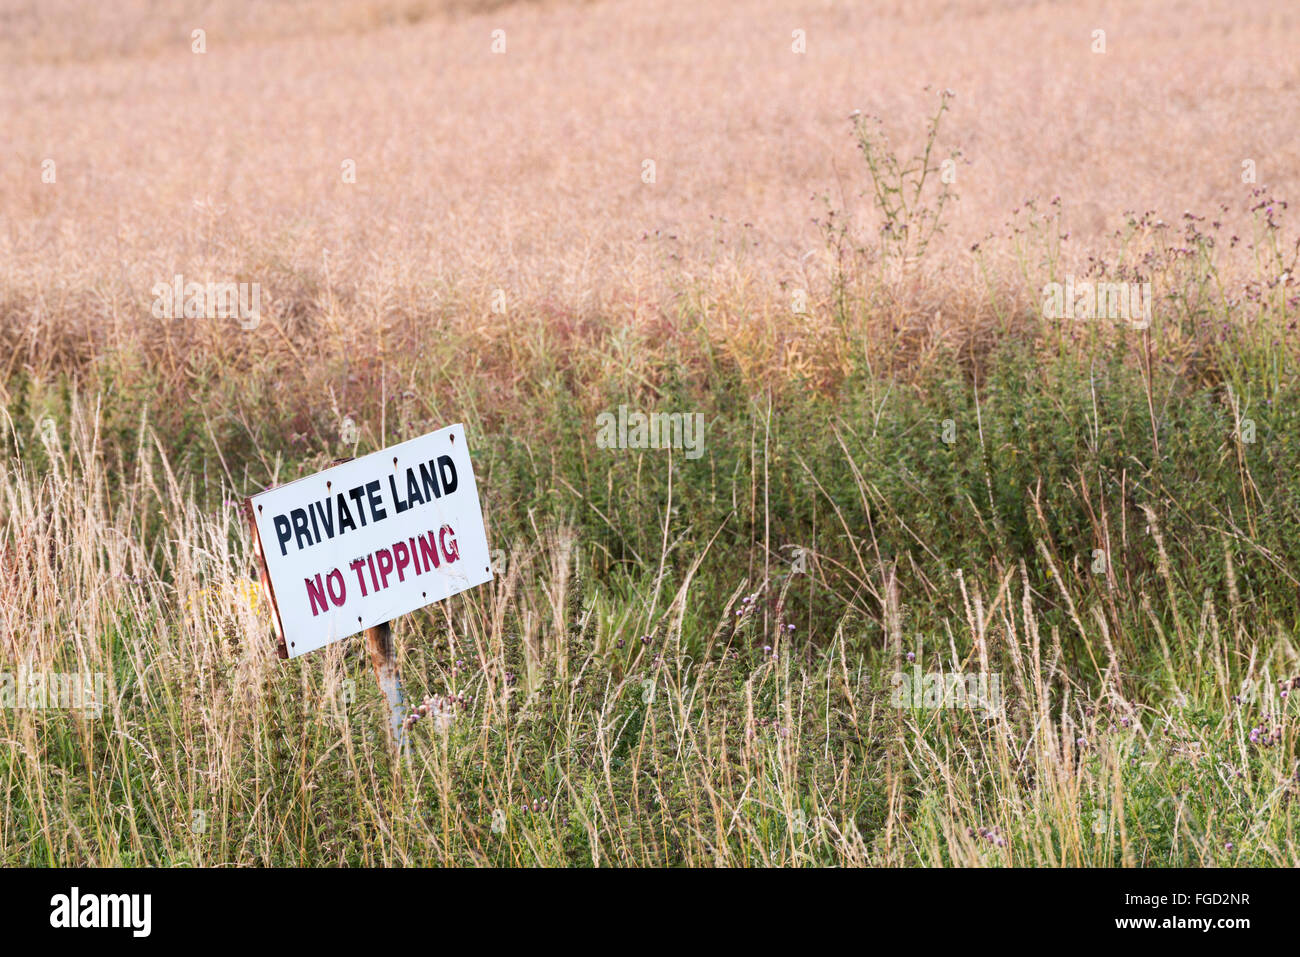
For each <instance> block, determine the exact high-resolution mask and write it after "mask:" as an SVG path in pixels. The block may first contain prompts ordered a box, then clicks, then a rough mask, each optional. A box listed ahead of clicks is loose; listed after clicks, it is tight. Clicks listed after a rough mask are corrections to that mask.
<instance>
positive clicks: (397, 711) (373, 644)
mask: <svg viewBox="0 0 1300 957" xmlns="http://www.w3.org/2000/svg"><path fill="white" fill-rule="evenodd" d="M366 644H367V645H369V647H370V664H371V665H373V666H374V669H375V680H376V681H378V682H379V690H380V691H381V692H383V695H384V700H386V701H387V702H388V731H389V740H390V742H391V743H392V744H393V746H394V747H395V748H396V749H397V750H399V751H405V750H406V746H407V741H406V730H405V728H403V726H402V725H403V724H404V722H405V720H406V709H405V708H404V707H403V704H404V703H405V701H406V698H405V696H404V695H403V694H402V677H401V675H399V674H398V673H397V654H396V651H395V649H394V647H393V629H392V626H391V623H390V622H387V621H386V622H383V623H382V624H379V625H375V627H373V628H367V629H366Z"/></svg>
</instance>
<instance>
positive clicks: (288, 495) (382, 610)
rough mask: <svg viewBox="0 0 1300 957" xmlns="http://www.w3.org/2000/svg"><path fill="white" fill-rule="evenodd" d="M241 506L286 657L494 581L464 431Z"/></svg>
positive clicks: (452, 429)
mask: <svg viewBox="0 0 1300 957" xmlns="http://www.w3.org/2000/svg"><path fill="white" fill-rule="evenodd" d="M248 501H249V506H250V508H251V511H252V516H253V523H254V525H255V527H256V532H257V541H256V542H255V543H254V544H255V547H257V548H259V549H260V552H261V557H262V560H263V562H264V563H265V564H264V567H265V571H266V575H267V578H268V579H269V584H270V587H271V592H272V607H273V609H274V612H275V614H276V616H277V619H278V624H279V626H280V632H281V637H282V639H283V641H284V645H285V648H284V650H285V651H286V652H287V653H288V656H289V657H291V658H293V657H297V656H298V655H301V654H305V653H306V652H308V651H313V650H315V649H317V648H320V647H321V646H322V645H327V644H329V643H330V642H332V641H338V640H339V639H340V638H346V637H348V636H349V635H354V634H356V633H357V632H359V631H362V630H363V629H366V628H372V627H374V626H375V625H379V624H381V623H383V622H386V621H389V620H391V619H393V618H395V617H397V616H398V615H403V614H406V613H407V612H411V611H414V610H415V609H417V608H422V607H423V606H425V605H429V604H432V603H433V602H436V601H441V600H442V599H444V598H447V597H449V596H451V595H454V594H456V593H457V592H461V591H464V590H465V589H467V588H473V587H474V586H475V585H482V584H483V583H484V582H487V581H489V580H491V578H492V563H491V560H490V558H489V555H488V544H487V534H486V532H485V530H484V528H483V511H482V509H481V508H480V506H479V500H478V487H477V486H476V485H475V483H474V470H473V468H472V466H471V465H470V461H469V449H468V448H467V447H466V445H465V428H464V426H463V425H452V426H448V427H447V428H445V429H440V430H439V431H437V432H431V433H429V434H428V435H424V436H421V437H420V438H418V439H411V440H410V441H409V442H403V443H401V444H400V445H394V446H392V447H391V448H387V449H384V450H383V451H380V452H375V453H373V454H371V455H367V456H365V457H363V458H359V459H353V460H352V461H350V462H344V463H343V464H342V465H336V466H334V467H333V468H329V469H326V470H325V471H323V472H318V473H317V474H315V475H311V476H308V477H307V478H303V479H298V480H297V481H296V482H290V483H289V484H287V485H280V486H277V487H275V488H273V489H268V490H267V491H265V492H262V493H260V494H258V495H254V496H252V497H250V498H249V500H248Z"/></svg>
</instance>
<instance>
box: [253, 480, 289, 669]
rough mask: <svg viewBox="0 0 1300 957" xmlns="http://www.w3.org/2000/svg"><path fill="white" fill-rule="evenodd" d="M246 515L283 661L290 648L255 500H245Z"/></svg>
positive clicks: (277, 651) (259, 573) (276, 642)
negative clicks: (254, 507) (255, 514)
mask: <svg viewBox="0 0 1300 957" xmlns="http://www.w3.org/2000/svg"><path fill="white" fill-rule="evenodd" d="M244 514H245V515H246V516H247V517H248V527H249V528H250V529H252V532H253V554H254V555H256V556H257V577H258V578H259V579H260V580H261V582H262V590H263V591H264V592H266V595H267V597H268V598H269V599H270V602H271V620H272V623H273V624H274V625H275V650H276V655H277V656H278V657H280V658H283V659H288V657H289V647H288V645H286V644H285V641H284V623H283V622H281V621H280V605H279V603H278V602H277V601H276V600H275V589H274V588H272V587H271V573H270V572H269V571H267V568H266V556H265V555H263V554H262V536H261V534H260V533H259V532H258V530H257V519H256V518H255V517H254V514H253V499H252V497H251V496H250V497H249V498H246V499H244Z"/></svg>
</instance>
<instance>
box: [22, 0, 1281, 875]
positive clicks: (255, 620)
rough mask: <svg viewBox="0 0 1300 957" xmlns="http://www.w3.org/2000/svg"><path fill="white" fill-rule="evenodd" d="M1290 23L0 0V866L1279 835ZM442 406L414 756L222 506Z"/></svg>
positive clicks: (550, 6)
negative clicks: (459, 456) (475, 490)
mask: <svg viewBox="0 0 1300 957" xmlns="http://www.w3.org/2000/svg"><path fill="white" fill-rule="evenodd" d="M1297 49H1300V8H1297V7H1296V6H1295V5H1294V4H1292V3H1289V2H1286V0H1261V2H1257V3H1251V4H1242V3H1232V2H1218V0H1184V2H1178V0H1132V2H1123V3H1121V2H1114V3H1093V2H1078V3H1074V2H1050V0H1043V2H1021V0H1001V2H997V0H912V2H903V0H898V2H887V0H880V2H844V0H821V2H789V0H786V2H781V0H731V2H726V3H712V4H702V3H699V2H689V3H688V2H682V0H541V2H527V0H515V2H511V0H321V2H319V3H308V2H305V0H283V2H262V3H257V2H248V0H211V2H202V3H201V2H197V0H181V2H166V3H165V2H161V0H158V2H151V0H123V2H120V3H116V4H102V3H90V2H87V0H0V401H2V402H3V416H0V436H2V437H3V443H4V450H3V460H2V462H0V576H3V578H4V581H5V583H6V584H5V587H4V588H3V589H0V623H2V628H0V794H2V795H4V800H3V801H0V864H3V865H52V866H60V865H61V866H70V865H85V864H90V865H106V866H120V865H164V866H171V865H184V864H193V865H235V866H242V865H311V866H324V865H360V866H376V865H452V866H511V865H514V866H518V865H546V866H552V865H574V866H611V865H629V866H666V865H688V866H708V867H712V866H746V865H753V866H785V865H791V866H801V865H813V866H826V865H867V866H935V865H941V866H974V867H999V866H1059V865H1072V866H1134V867H1146V866H1167V865H1182V866H1256V865H1259V866H1294V865H1296V864H1298V863H1300V846H1298V845H1297V833H1296V825H1295V820H1296V815H1295V813H1294V805H1293V801H1294V800H1295V798H1296V797H1297V794H1300V764H1298V761H1300V758H1298V756H1297V729H1298V723H1297V718H1296V717H1295V716H1296V714H1297V710H1296V709H1297V708H1298V707H1300V705H1297V703H1296V701H1295V698H1296V697H1297V696H1296V695H1295V694H1294V689H1295V688H1297V687H1300V651H1298V649H1297V644H1296V629H1297V621H1298V620H1300V535H1297V534H1296V533H1297V529H1298V528H1300V491H1298V490H1297V485H1296V483H1295V481H1294V468H1295V465H1294V463H1295V462H1296V460H1297V454H1300V411H1298V410H1300V381H1297V377H1296V369H1297V366H1296V361H1297V350H1296V345H1295V342H1296V339H1295V327H1296V322H1297V318H1300V284H1297V281H1296V279H1295V270H1296V267H1297V265H1298V263H1297V258H1298V257H1300V245H1298V240H1297V236H1298V235H1300V234H1298V233H1297V230H1296V228H1295V215H1294V213H1293V211H1290V210H1289V208H1288V205H1287V200H1288V199H1290V198H1294V197H1295V196H1296V195H1297V189H1296V187H1297V183H1298V182H1300V125H1297V123H1296V122H1295V120H1296V112H1295V108H1296V103H1297V97H1298V96H1300V58H1297V57H1296V56H1295V51H1296V50H1297ZM210 284H217V285H218V287H219V286H221V285H222V284H234V285H233V286H232V287H230V288H232V289H236V288H237V289H238V295H237V296H235V298H236V299H237V300H238V306H239V308H237V309H234V310H233V314H232V310H230V309H225V308H224V307H223V308H213V306H214V303H213V302H212V297H213V292H212V289H213V287H212V285H210ZM216 305H219V306H224V305H229V303H224V304H223V303H217V304H216ZM629 410H630V412H631V414H633V415H636V414H650V413H658V414H660V415H671V416H676V417H677V418H676V420H675V421H677V422H682V423H687V424H688V425H689V424H693V423H696V422H698V423H699V427H698V429H689V428H688V429H687V431H686V434H685V435H678V434H674V435H673V436H669V437H668V438H667V439H666V441H664V442H658V441H654V440H653V438H654V437H653V436H651V437H650V438H647V436H646V435H645V434H644V433H640V434H638V432H637V430H636V429H635V428H633V429H632V430H630V431H629V430H628V429H626V428H624V426H623V424H622V423H624V422H626V415H627V413H628V412H629ZM454 422H463V423H464V424H465V429H466V436H467V439H468V442H469V445H470V448H471V450H472V452H473V456H474V465H475V472H476V475H477V480H478V487H479V494H480V496H481V499H482V503H483V511H484V517H485V521H486V524H487V529H488V535H489V540H490V542H491V544H492V547H493V550H494V558H493V564H494V566H495V572H496V574H495V577H494V580H493V581H491V582H490V583H488V584H487V585H484V586H482V587H480V588H476V589H473V590H470V591H467V592H465V593H463V594H460V595H456V596H453V597H452V598H450V599H448V600H447V601H444V602H439V603H437V604H433V605H430V606H428V607H427V608H424V609H422V610H421V611H419V612H417V613H414V614H411V615H406V616H403V617H402V618H400V619H398V620H396V621H395V622H394V633H395V640H396V649H397V654H398V658H399V664H400V668H401V672H402V675H403V679H404V681H405V683H406V687H407V691H408V694H409V696H410V699H411V701H412V706H413V707H412V714H411V715H410V716H408V720H407V725H408V732H409V748H408V749H407V750H405V751H401V750H394V749H393V748H392V747H391V742H390V740H389V738H388V736H387V734H386V722H385V705H384V701H383V698H382V697H381V696H380V694H379V691H378V689H377V688H376V686H375V682H374V680H373V677H372V676H371V674H370V671H369V667H370V666H369V663H368V661H367V656H366V650H365V646H364V643H363V642H362V641H361V640H360V639H357V638H352V639H347V640H344V641H340V642H336V643H334V644H330V645H328V646H327V647H326V648H324V649H321V650H320V651H317V652H313V653H312V654H310V655H306V656H303V657H301V658H294V659H292V660H289V661H281V660H279V659H277V658H276V657H275V654H274V645H273V638H272V627H271V619H270V612H269V609H268V598H267V595H266V594H265V591H264V589H263V587H262V586H261V585H260V584H259V583H258V581H257V580H256V574H255V563H254V559H253V556H252V554H251V551H250V545H249V541H248V530H247V525H246V524H245V521H244V517H243V514H242V512H241V507H240V504H241V503H242V502H243V500H244V498H245V497H246V496H248V495H251V494H253V493H256V492H258V491H261V490H262V489H265V488H268V487H270V486H272V485H276V484H279V483H283V482H286V481H289V480H291V479H294V478H297V477H300V476H303V475H307V474H310V473H314V472H316V471H319V470H321V469H323V468H325V467H327V466H329V465H330V464H331V463H332V462H334V461H336V460H338V459H340V458H343V457H348V456H359V455H363V454H366V453H369V452H373V451H375V450H378V449H382V448H385V447H387V446H390V445H392V444H394V443H397V442H400V441H403V440H406V439H410V438H413V437H416V436H420V435H423V434H425V433H427V432H431V431H433V430H435V429H438V428H441V427H442V426H445V425H448V424H451V423H454ZM610 422H618V423H620V424H619V425H618V427H617V428H614V430H613V432H612V433H608V432H607V427H608V423H610ZM602 423H604V424H602ZM69 681H72V682H74V683H73V686H72V687H71V690H69V687H68V682H69ZM76 682H80V684H77V683H76ZM86 687H90V688H93V689H94V692H95V693H94V695H93V699H94V700H93V707H91V706H88V705H86V703H85V701H81V706H79V705H78V700H73V699H78V698H79V697H80V698H85V697H86V696H85V694H82V692H84V691H85V688H86ZM56 690H57V691H59V693H56ZM60 694H62V698H63V699H64V700H59V699H60ZM420 702H424V704H423V705H421V704H420Z"/></svg>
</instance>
